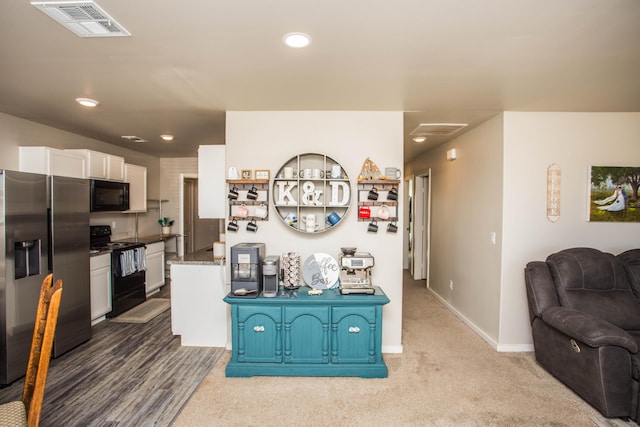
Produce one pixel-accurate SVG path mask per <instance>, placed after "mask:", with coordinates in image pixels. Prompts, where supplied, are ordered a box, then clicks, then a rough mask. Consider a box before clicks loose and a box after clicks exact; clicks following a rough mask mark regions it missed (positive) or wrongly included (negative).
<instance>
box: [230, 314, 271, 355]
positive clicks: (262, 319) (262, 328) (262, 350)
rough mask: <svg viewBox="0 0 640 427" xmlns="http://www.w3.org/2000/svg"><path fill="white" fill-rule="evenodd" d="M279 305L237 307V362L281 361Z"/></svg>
mask: <svg viewBox="0 0 640 427" xmlns="http://www.w3.org/2000/svg"><path fill="white" fill-rule="evenodd" d="M281 337H282V310H281V309H280V307H259V306H256V307H252V306H240V307H238V342H237V343H235V344H236V345H237V347H238V348H237V355H238V362H263V363H267V362H282V338H281Z"/></svg>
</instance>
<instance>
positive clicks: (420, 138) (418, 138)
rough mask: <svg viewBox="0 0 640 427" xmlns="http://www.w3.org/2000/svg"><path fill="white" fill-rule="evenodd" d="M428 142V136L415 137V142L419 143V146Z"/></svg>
mask: <svg viewBox="0 0 640 427" xmlns="http://www.w3.org/2000/svg"><path fill="white" fill-rule="evenodd" d="M426 140H427V137H426V136H414V137H413V142H417V143H418V144H419V143H421V142H425V141H426Z"/></svg>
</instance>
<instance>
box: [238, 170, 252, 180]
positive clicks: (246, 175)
mask: <svg viewBox="0 0 640 427" xmlns="http://www.w3.org/2000/svg"><path fill="white" fill-rule="evenodd" d="M252 177H253V171H252V170H251V169H242V172H240V178H242V179H252Z"/></svg>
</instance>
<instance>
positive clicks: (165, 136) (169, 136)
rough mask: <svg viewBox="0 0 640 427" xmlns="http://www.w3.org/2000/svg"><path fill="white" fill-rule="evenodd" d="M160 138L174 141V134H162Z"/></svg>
mask: <svg viewBox="0 0 640 427" xmlns="http://www.w3.org/2000/svg"><path fill="white" fill-rule="evenodd" d="M160 138H162V139H163V140H165V141H173V135H160Z"/></svg>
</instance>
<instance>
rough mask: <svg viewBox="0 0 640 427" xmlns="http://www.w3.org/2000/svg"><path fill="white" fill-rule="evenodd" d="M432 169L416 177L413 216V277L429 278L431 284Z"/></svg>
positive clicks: (417, 278) (419, 278)
mask: <svg viewBox="0 0 640 427" xmlns="http://www.w3.org/2000/svg"><path fill="white" fill-rule="evenodd" d="M430 175H431V170H429V172H428V173H427V174H425V175H420V176H418V177H416V179H415V183H414V184H415V192H414V199H413V202H414V203H413V204H414V212H415V214H414V218H413V236H414V239H413V248H412V249H413V278H414V280H425V279H426V280H427V283H426V284H427V287H428V286H429V260H430V242H429V240H430V238H431V217H430V214H431V176H430Z"/></svg>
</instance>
